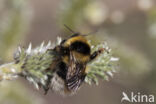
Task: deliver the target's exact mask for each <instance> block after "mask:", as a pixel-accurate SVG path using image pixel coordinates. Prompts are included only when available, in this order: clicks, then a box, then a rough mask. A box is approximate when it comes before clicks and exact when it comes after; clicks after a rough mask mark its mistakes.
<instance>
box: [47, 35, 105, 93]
mask: <svg viewBox="0 0 156 104" xmlns="http://www.w3.org/2000/svg"><path fill="white" fill-rule="evenodd" d="M52 51H53V52H55V53H56V54H57V55H56V57H57V58H56V59H55V61H54V62H53V63H52V65H51V69H52V70H53V73H54V74H53V76H51V77H50V78H49V83H48V84H49V87H48V88H47V89H46V92H47V91H48V89H49V88H51V89H52V90H53V91H56V92H59V93H60V94H63V95H64V94H74V93H75V92H76V91H77V90H78V89H79V88H80V86H81V84H82V83H83V82H84V79H85V76H86V75H87V73H88V68H87V64H88V63H89V62H91V61H92V60H94V59H95V58H96V57H97V56H98V55H99V54H101V53H102V52H103V51H104V49H99V50H97V51H95V52H93V53H91V46H90V44H89V42H88V40H87V39H86V36H85V35H81V34H80V33H74V34H73V35H72V36H70V37H69V38H68V39H64V40H62V41H61V43H60V44H59V45H58V46H56V47H55V48H54V49H52Z"/></svg>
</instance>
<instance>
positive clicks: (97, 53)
mask: <svg viewBox="0 0 156 104" xmlns="http://www.w3.org/2000/svg"><path fill="white" fill-rule="evenodd" d="M104 50H105V49H104V48H101V49H99V50H97V51H95V52H94V53H93V54H92V55H91V56H90V61H92V60H94V59H95V58H96V57H97V56H99V55H100V54H101V53H102V52H103V51H104Z"/></svg>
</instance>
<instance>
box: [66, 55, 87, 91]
mask: <svg viewBox="0 0 156 104" xmlns="http://www.w3.org/2000/svg"><path fill="white" fill-rule="evenodd" d="M83 67H84V66H83V65H81V64H79V63H78V61H77V60H76V58H75V57H74V55H73V54H72V53H71V54H70V65H69V68H68V71H67V76H66V79H67V82H66V83H67V87H68V89H69V90H71V91H76V90H77V89H78V88H79V87H80V85H81V83H82V82H83V80H84V78H85V76H84V75H83V73H82V70H83ZM84 68H85V67H84Z"/></svg>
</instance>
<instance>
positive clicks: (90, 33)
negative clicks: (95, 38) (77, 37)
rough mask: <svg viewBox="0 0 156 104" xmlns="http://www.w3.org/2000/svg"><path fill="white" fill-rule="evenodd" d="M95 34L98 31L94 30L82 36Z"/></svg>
mask: <svg viewBox="0 0 156 104" xmlns="http://www.w3.org/2000/svg"><path fill="white" fill-rule="evenodd" d="M97 32H98V30H94V31H92V32H89V33H88V34H84V35H83V36H88V35H93V34H94V33H97Z"/></svg>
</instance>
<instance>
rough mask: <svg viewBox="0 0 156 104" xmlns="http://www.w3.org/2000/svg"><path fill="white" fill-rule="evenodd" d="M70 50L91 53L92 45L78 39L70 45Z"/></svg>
mask: <svg viewBox="0 0 156 104" xmlns="http://www.w3.org/2000/svg"><path fill="white" fill-rule="evenodd" d="M70 50H72V51H76V52H79V53H82V54H85V55H89V54H90V52H91V49H90V46H89V45H88V44H86V43H84V42H81V41H76V42H74V43H72V44H71V45H70Z"/></svg>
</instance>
